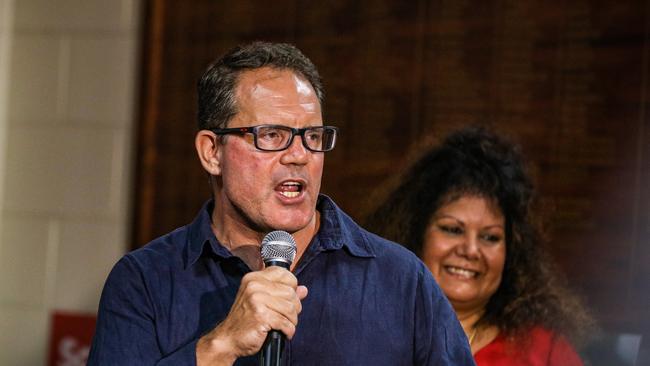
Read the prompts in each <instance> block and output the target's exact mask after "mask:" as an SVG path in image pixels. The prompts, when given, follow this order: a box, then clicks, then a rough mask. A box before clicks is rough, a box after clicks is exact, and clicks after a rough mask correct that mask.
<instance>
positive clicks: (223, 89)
mask: <svg viewBox="0 0 650 366" xmlns="http://www.w3.org/2000/svg"><path fill="white" fill-rule="evenodd" d="M261 67H272V68H276V69H287V70H291V71H293V72H295V73H296V74H298V75H301V76H302V77H304V78H305V79H307V81H309V83H310V84H311V86H312V88H314V91H315V92H316V96H317V97H318V101H319V102H320V104H321V110H322V108H323V102H324V94H325V93H324V91H323V85H322V83H321V78H320V75H319V74H318V70H317V69H316V66H314V64H313V63H312V62H311V61H310V60H309V59H308V58H307V57H306V56H305V55H304V54H303V53H302V52H301V51H300V50H299V49H298V48H296V47H295V46H293V45H290V44H287V43H269V42H254V43H251V44H248V45H240V46H237V47H235V48H233V49H232V50H230V51H229V52H228V53H226V54H225V55H224V56H223V57H221V58H220V59H218V60H217V61H215V62H214V63H213V64H211V65H210V66H209V67H208V69H207V70H206V71H205V73H204V74H203V76H202V77H201V79H200V80H199V83H198V104H199V105H198V125H199V129H207V128H224V127H227V124H228V121H230V119H231V118H232V117H233V116H234V115H235V114H237V100H236V98H235V88H236V87H237V80H238V79H239V75H240V74H241V73H242V72H244V71H248V70H253V69H258V68H261Z"/></svg>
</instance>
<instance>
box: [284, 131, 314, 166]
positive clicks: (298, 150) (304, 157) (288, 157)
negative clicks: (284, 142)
mask: <svg viewBox="0 0 650 366" xmlns="http://www.w3.org/2000/svg"><path fill="white" fill-rule="evenodd" d="M309 154H311V151H309V150H307V148H306V147H305V145H304V143H303V140H302V136H300V135H295V136H293V141H291V144H290V145H289V147H288V148H287V149H286V150H285V151H284V152H283V155H282V159H280V161H281V162H282V163H283V164H301V165H302V164H306V163H307V161H308V160H309Z"/></svg>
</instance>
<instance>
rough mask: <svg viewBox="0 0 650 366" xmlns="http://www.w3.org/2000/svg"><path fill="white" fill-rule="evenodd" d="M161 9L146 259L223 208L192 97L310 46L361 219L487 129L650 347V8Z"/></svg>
mask: <svg viewBox="0 0 650 366" xmlns="http://www.w3.org/2000/svg"><path fill="white" fill-rule="evenodd" d="M263 5H264V6H261V5H260V2H259V1H251V0H241V1H237V2H225V1H208V0H202V1H192V2H181V1H171V0H150V1H149V2H148V3H147V8H148V11H147V14H149V16H148V17H147V22H146V23H147V25H146V29H145V32H144V33H145V35H144V41H145V44H144V50H145V55H144V57H143V63H144V64H143V75H144V82H143V83H142V85H143V88H144V90H143V92H142V98H141V102H142V103H141V108H142V110H141V114H140V116H141V118H140V120H139V129H138V133H139V138H138V143H139V146H138V151H139V152H140V153H139V155H138V157H139V161H138V165H137V166H138V172H137V176H138V181H137V183H136V193H135V197H136V202H135V205H134V206H135V207H134V212H135V215H134V216H135V221H134V227H133V247H138V246H140V245H143V244H144V243H146V242H147V241H149V240H151V239H152V238H154V237H156V236H159V235H161V234H164V233H166V232H168V231H170V230H172V229H174V228H176V227H178V226H180V225H183V224H185V223H188V222H189V221H191V220H192V218H193V217H194V215H195V214H196V212H197V210H198V208H199V207H200V205H201V204H202V202H203V201H204V200H205V199H207V198H208V197H209V195H210V193H209V188H208V183H207V179H206V176H205V173H204V172H203V171H202V170H201V167H200V165H199V163H198V160H197V158H196V156H195V152H194V148H193V137H194V134H195V132H196V121H195V116H196V106H195V104H196V95H195V85H196V81H197V80H198V77H199V76H200V74H201V73H202V72H203V70H204V69H205V67H206V66H207V65H208V64H209V62H210V61H212V60H213V59H214V58H216V57H217V56H219V55H220V54H222V53H223V52H225V51H226V50H227V49H229V48H231V47H232V46H234V45H236V44H238V43H242V42H247V41H251V40H256V39H263V40H270V41H286V42H291V43H294V44H296V45H297V46H298V47H299V48H300V49H302V50H303V51H304V53H305V54H306V55H307V56H308V57H310V58H311V59H312V60H313V61H314V63H315V64H316V65H317V66H318V67H319V69H320V71H321V74H322V76H323V79H324V82H325V87H326V95H327V97H326V104H325V115H326V122H327V123H330V124H335V125H337V126H339V127H340V129H341V138H340V140H339V141H340V142H339V143H340V144H339V146H338V147H337V149H336V150H335V151H334V152H332V153H329V154H328V156H327V159H326V168H325V169H326V171H325V176H324V180H323V191H324V192H325V193H327V194H329V195H331V196H332V197H334V198H335V200H336V201H337V202H338V203H339V204H340V206H342V207H343V208H344V209H345V210H346V211H347V212H349V213H350V214H351V215H352V216H353V217H355V218H361V217H362V216H363V214H364V212H366V210H368V209H369V207H370V206H371V205H372V200H373V199H374V198H375V197H376V195H375V194H372V192H377V189H378V187H381V185H382V184H384V183H386V182H387V181H390V180H391V179H394V177H395V176H396V174H397V173H399V171H400V167H401V166H403V165H404V164H406V163H407V162H408V161H409V159H410V158H412V157H413V156H414V155H415V154H416V153H417V147H418V146H421V145H422V144H423V142H426V141H436V140H438V139H440V138H441V137H443V136H444V135H445V134H446V133H448V132H449V131H451V130H453V129H455V128H457V127H459V126H462V125H466V124H471V123H486V124H489V125H492V126H493V127H494V128H495V129H497V130H498V131H500V132H502V133H504V134H507V135H508V136H511V137H512V138H513V139H515V140H516V141H518V142H519V143H521V144H522V146H523V151H524V153H525V154H526V156H527V157H528V158H529V160H530V161H531V162H532V164H531V166H532V174H533V175H534V177H535V180H536V182H537V185H538V187H539V189H540V191H541V193H542V197H543V202H544V207H546V208H547V210H546V215H547V218H548V223H549V225H548V226H549V227H550V228H551V237H552V241H551V243H550V246H551V250H552V252H553V254H554V256H555V258H556V259H557V261H558V263H559V264H560V266H561V268H562V269H563V270H564V272H565V274H566V275H567V277H568V279H569V281H570V283H571V285H573V286H574V287H575V288H576V289H577V290H578V291H580V292H581V293H582V294H584V296H585V297H586V298H587V300H588V302H589V304H590V305H591V306H592V308H593V309H594V312H595V313H596V315H597V316H598V318H599V320H600V321H601V323H602V324H603V325H604V327H605V328H606V329H609V330H613V331H628V332H645V334H646V337H650V333H649V332H650V295H649V294H650V214H649V212H650V147H649V146H650V122H649V120H650V119H649V117H648V111H647V109H648V106H649V105H650V95H649V94H650V93H649V90H648V72H649V64H650V63H649V61H648V60H649V55H648V48H649V47H650V44H649V33H648V29H649V25H648V24H649V22H650V11H649V9H650V5H649V2H648V1H646V0H638V1H619V2H616V3H614V2H607V4H605V3H603V2H597V1H585V0H583V1H573V2H569V3H559V4H558V3H555V2H554V3H549V2H544V1H531V0H528V1H495V2H480V3H477V2H473V1H425V0H416V1H409V2H398V1H388V0H364V1H356V2H350V1H343V0H334V1H327V2H322V3H321V2H313V1H306V0H293V1H290V0H281V1H274V2H273V5H272V6H269V4H263Z"/></svg>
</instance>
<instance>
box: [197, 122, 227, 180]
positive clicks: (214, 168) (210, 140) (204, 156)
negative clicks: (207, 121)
mask: <svg viewBox="0 0 650 366" xmlns="http://www.w3.org/2000/svg"><path fill="white" fill-rule="evenodd" d="M218 139H219V136H216V135H215V134H214V133H212V132H210V131H207V130H200V131H199V132H197V133H196V137H195V138H194V146H195V147H196V153H197V154H198V155H199V160H200V161H201V165H203V169H205V171H207V172H208V173H209V174H210V175H220V174H221V164H220V158H221V149H222V146H221V144H220V143H219V141H217V140H218Z"/></svg>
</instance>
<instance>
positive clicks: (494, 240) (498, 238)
mask: <svg viewBox="0 0 650 366" xmlns="http://www.w3.org/2000/svg"><path fill="white" fill-rule="evenodd" d="M483 240H485V241H488V242H490V243H498V242H500V241H501V236H500V235H492V234H486V235H483Z"/></svg>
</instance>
